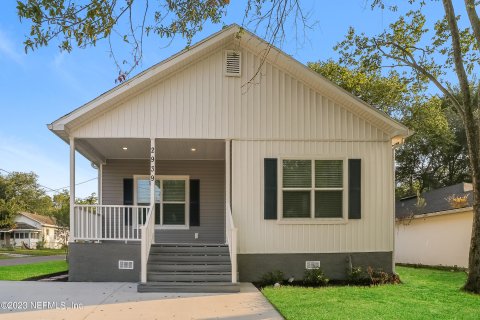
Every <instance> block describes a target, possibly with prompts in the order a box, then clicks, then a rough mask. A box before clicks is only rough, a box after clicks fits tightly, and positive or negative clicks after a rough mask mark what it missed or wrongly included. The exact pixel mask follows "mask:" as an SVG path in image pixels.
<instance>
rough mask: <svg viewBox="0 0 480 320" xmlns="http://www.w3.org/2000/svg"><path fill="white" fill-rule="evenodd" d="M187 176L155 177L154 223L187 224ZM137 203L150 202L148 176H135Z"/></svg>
mask: <svg viewBox="0 0 480 320" xmlns="http://www.w3.org/2000/svg"><path fill="white" fill-rule="evenodd" d="M188 181H189V180H188V177H184V176H158V177H157V178H156V179H155V224H156V225H161V226H163V227H167V228H168V227H185V226H187V225H188V223H187V221H188V219H187V218H188V206H187V201H188V192H187V190H188ZM135 191H136V203H137V205H149V204H150V182H149V180H148V177H143V176H142V177H136V187H135Z"/></svg>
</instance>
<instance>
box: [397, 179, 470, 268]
mask: <svg viewBox="0 0 480 320" xmlns="http://www.w3.org/2000/svg"><path fill="white" fill-rule="evenodd" d="M454 199H456V200H457V201H455V200H454ZM463 199H465V200H463ZM472 203H473V193H472V184H470V183H459V184H456V185H453V186H449V187H445V188H441V189H437V190H432V191H428V192H425V193H424V194H422V195H421V197H420V199H418V198H417V197H410V198H406V199H401V200H400V201H397V202H396V217H397V221H396V232H395V260H396V262H399V263H410V264H423V265H432V266H458V267H464V268H466V267H468V253H469V249H470V240H471V235H472V223H473V208H472Z"/></svg>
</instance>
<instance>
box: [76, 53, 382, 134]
mask: <svg viewBox="0 0 480 320" xmlns="http://www.w3.org/2000/svg"><path fill="white" fill-rule="evenodd" d="M242 52H243V55H242V59H243V63H242V77H240V78H238V77H226V76H224V74H223V50H219V51H217V52H216V53H214V54H211V55H210V56H208V57H207V58H205V59H203V60H201V61H198V62H196V63H194V64H192V65H190V66H188V67H187V68H185V69H183V70H182V71H180V72H178V73H175V74H173V75H172V76H170V77H169V78H167V79H164V80H163V81H161V82H159V83H158V84H156V85H155V86H153V87H150V88H147V89H146V90H144V91H143V92H141V93H139V94H138V95H136V96H134V97H132V98H130V99H129V100H127V101H124V102H123V103H121V104H120V105H119V106H117V107H115V108H113V109H111V110H109V111H107V112H105V113H103V114H101V115H100V116H98V117H97V118H96V119H94V120H92V121H90V122H88V123H86V124H84V125H83V126H80V127H78V128H74V129H73V135H74V136H75V137H79V138H81V137H87V138H95V137H137V138H149V137H157V138H196V139H199V138H206V139H209V138H210V139H224V138H232V139H282V140H283V139H287V140H292V139H293V140H312V139H314V140H323V139H335V140H347V139H355V140H356V139H361V140H364V139H366V136H365V134H366V132H365V130H374V131H375V132H374V133H373V134H372V135H369V137H368V138H369V139H376V140H386V139H387V136H386V135H385V134H384V133H383V132H380V131H377V129H375V128H373V127H371V126H370V125H369V124H368V123H366V122H365V121H364V120H362V119H360V118H358V117H357V116H356V115H354V114H352V113H351V112H350V111H347V110H346V109H345V108H343V107H342V106H341V105H339V104H337V103H336V102H335V101H333V100H332V99H329V98H327V97H324V96H322V95H320V94H319V93H317V92H316V91H315V90H313V89H312V88H310V87H308V86H306V85H305V84H304V83H303V82H301V81H298V80H296V79H294V78H292V77H291V76H290V75H289V74H288V73H286V72H284V71H282V70H281V69H279V68H277V67H276V66H274V65H272V64H270V63H265V64H264V65H263V66H262V68H261V70H260V73H259V75H258V76H257V77H256V78H254V79H253V80H252V81H251V82H250V83H249V80H251V79H252V77H253V76H254V74H255V72H256V71H257V69H258V66H259V65H260V58H258V57H257V56H255V55H253V54H252V53H251V52H250V51H248V50H246V49H243V51H242ZM353 122H358V125H357V126H356V127H353V126H350V124H351V123H353ZM347 123H348V124H349V125H346V124H347ZM355 129H357V130H359V132H354V131H353V130H355Z"/></svg>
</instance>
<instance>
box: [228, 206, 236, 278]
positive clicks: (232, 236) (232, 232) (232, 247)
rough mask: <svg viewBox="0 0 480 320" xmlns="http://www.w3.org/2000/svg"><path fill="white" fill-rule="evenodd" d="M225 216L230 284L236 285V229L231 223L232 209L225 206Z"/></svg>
mask: <svg viewBox="0 0 480 320" xmlns="http://www.w3.org/2000/svg"><path fill="white" fill-rule="evenodd" d="M226 207H227V214H226V222H225V239H226V241H227V244H228V251H229V252H230V261H231V263H232V283H237V228H235V224H234V223H233V216H232V209H231V208H230V204H227V206H226Z"/></svg>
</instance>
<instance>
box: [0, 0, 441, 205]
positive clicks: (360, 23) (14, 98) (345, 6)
mask: <svg viewBox="0 0 480 320" xmlns="http://www.w3.org/2000/svg"><path fill="white" fill-rule="evenodd" d="M232 3H234V4H232V5H230V7H229V8H228V12H229V13H228V14H227V16H226V17H225V19H224V22H225V23H226V24H230V23H233V22H235V23H239V24H240V23H241V22H242V17H243V16H242V12H243V10H244V7H245V4H244V1H232ZM304 3H305V5H304V8H305V9H306V10H307V11H309V12H310V14H311V16H310V22H311V23H313V22H317V23H316V24H315V26H314V28H313V29H312V30H308V35H307V39H305V41H302V43H298V42H297V41H295V35H294V34H293V33H292V34H290V33H287V37H286V41H285V42H284V44H283V46H282V47H281V49H283V50H284V51H285V52H286V53H288V54H290V55H292V56H293V57H294V58H296V59H297V60H299V61H300V62H302V63H307V62H309V61H317V60H326V59H328V58H334V57H335V52H334V51H333V50H332V47H333V46H334V45H335V44H336V43H337V42H338V41H341V40H342V39H343V37H344V35H345V34H346V32H347V29H348V27H349V26H354V27H355V28H356V29H358V30H359V31H364V32H366V33H371V34H373V33H379V32H380V31H381V30H383V29H384V28H385V27H387V26H388V23H389V22H391V21H392V19H393V18H394V17H392V15H391V13H390V12H387V11H385V12H382V11H379V10H376V11H374V12H372V11H371V10H370V8H369V6H368V5H367V4H366V3H367V2H366V1H365V0H336V1H304ZM15 5H16V1H14V0H4V1H1V3H0V169H4V170H8V171H27V172H28V171H33V172H35V173H37V174H38V175H39V181H40V183H41V184H42V185H44V186H48V187H50V188H53V189H57V188H60V187H64V186H68V184H69V180H68V179H69V178H68V177H69V168H68V165H69V160H68V158H69V149H68V146H67V144H65V143H64V142H63V141H62V140H60V139H59V138H57V137H56V136H55V135H54V134H53V133H51V132H50V131H49V130H48V129H47V127H46V124H47V123H51V122H52V121H54V120H55V119H57V118H59V117H60V116H62V115H64V114H66V113H68V112H70V111H71V110H72V109H74V108H77V107H78V106H80V105H82V104H84V103H86V102H88V101H90V100H92V99H94V98H95V97H97V96H98V95H99V94H101V93H103V92H105V91H107V90H109V89H111V88H112V87H114V86H115V83H114V79H115V77H116V74H117V71H116V69H115V66H114V63H113V61H112V60H111V58H110V57H109V54H108V47H107V43H105V42H100V43H98V45H97V46H96V47H92V48H88V49H74V50H73V51H72V52H71V53H66V52H60V51H59V49H58V47H57V43H55V42H52V43H51V45H50V46H49V47H47V48H40V49H38V50H36V51H34V52H30V53H28V54H25V53H24V50H23V44H22V43H23V41H24V35H25V34H27V33H28V28H27V25H26V24H21V23H20V21H19V19H18V17H17V15H16V9H15ZM435 6H436V7H437V8H435V7H433V8H429V9H428V10H430V11H429V16H430V17H432V16H438V15H439V13H440V11H439V10H438V9H441V8H440V7H439V5H438V2H437V4H436V5H435ZM430 7H432V6H430ZM220 28H221V25H212V24H207V25H206V26H205V28H204V30H203V31H202V32H201V33H199V34H198V35H197V36H196V37H195V39H194V42H196V41H199V40H201V39H203V38H205V37H207V36H209V35H210V34H211V33H213V32H216V31H218V30H219V29H220ZM291 29H293V28H291V26H290V28H287V30H291ZM165 44H166V40H162V39H159V38H156V37H154V36H151V37H149V38H148V39H147V41H146V42H145V45H144V60H143V63H142V65H141V66H140V67H139V68H138V69H137V70H136V71H135V72H140V71H142V70H144V69H146V68H148V67H150V66H152V65H153V64H155V63H157V62H159V61H161V60H163V59H165V58H168V57H169V56H170V55H172V54H174V53H175V52H177V51H179V50H181V49H183V48H184V47H185V45H186V42H185V40H184V39H181V38H176V39H174V41H173V42H172V44H171V45H170V46H168V47H166V48H165ZM96 175H97V173H96V170H94V169H92V168H91V166H90V163H89V162H88V161H87V160H85V159H84V158H83V157H82V156H81V155H77V174H76V179H77V182H81V181H85V180H89V179H92V178H95V177H96ZM96 189H97V181H96V180H93V181H91V182H89V183H85V184H82V185H80V186H78V187H77V196H78V197H85V196H87V195H88V194H90V193H91V192H96ZM50 194H51V193H50Z"/></svg>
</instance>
